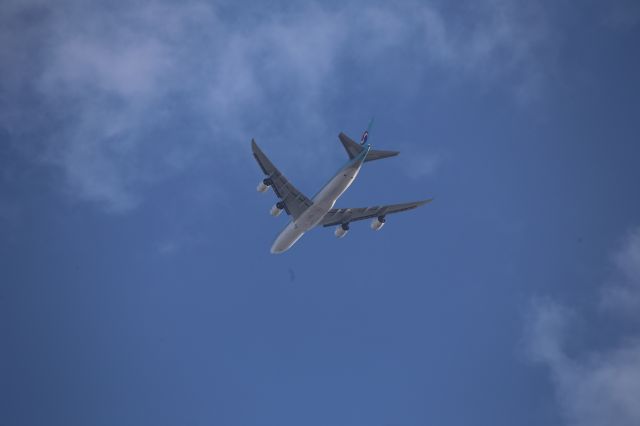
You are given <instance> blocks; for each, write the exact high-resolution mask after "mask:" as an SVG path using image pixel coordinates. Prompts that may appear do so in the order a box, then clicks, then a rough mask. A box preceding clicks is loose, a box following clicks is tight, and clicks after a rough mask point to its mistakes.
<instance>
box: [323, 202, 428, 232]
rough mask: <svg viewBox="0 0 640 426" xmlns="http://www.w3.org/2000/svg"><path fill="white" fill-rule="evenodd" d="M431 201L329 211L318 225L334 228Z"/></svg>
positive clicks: (401, 210) (409, 208)
mask: <svg viewBox="0 0 640 426" xmlns="http://www.w3.org/2000/svg"><path fill="white" fill-rule="evenodd" d="M431 201H433V198H429V199H428V200H422V201H415V202H413V203H402V204H391V205H387V206H375V207H359V208H353V209H331V210H329V212H328V213H327V214H326V215H325V216H324V218H323V219H322V221H321V222H320V224H321V225H322V226H334V225H340V224H343V223H349V222H353V221H356V220H364V219H370V218H373V217H380V216H385V215H388V214H391V213H399V212H403V211H405V210H411V209H415V208H416V207H420V206H422V205H424V204H427V203H430V202H431Z"/></svg>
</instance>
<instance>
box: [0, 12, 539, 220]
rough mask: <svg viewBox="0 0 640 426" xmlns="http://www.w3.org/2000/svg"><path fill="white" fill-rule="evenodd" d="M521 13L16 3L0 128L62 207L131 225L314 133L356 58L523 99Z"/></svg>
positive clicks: (530, 23)
mask: <svg viewBox="0 0 640 426" xmlns="http://www.w3.org/2000/svg"><path fill="white" fill-rule="evenodd" d="M519 6H521V5H520V4H519V2H512V1H489V2H487V3H483V4H482V5H481V6H476V7H473V8H471V7H469V8H468V10H466V12H465V13H464V14H461V16H460V17H457V18H455V19H454V18H453V17H451V16H449V15H447V14H445V13H444V12H443V11H442V10H440V9H439V8H438V7H436V6H435V5H434V4H431V3H418V2H416V3H412V2H410V3H406V4H405V5H403V6H402V7H398V8H395V7H394V8H391V7H390V6H387V5H385V4H382V3H381V4H373V5H370V4H359V3H358V2H353V3H348V4H345V5H343V6H340V7H339V8H337V9H331V10H330V9H327V8H324V7H323V6H322V5H321V4H320V3H315V2H307V3H304V4H300V5H298V6H296V7H295V8H290V9H287V10H280V11H269V12H264V11H262V12H259V11H257V12H256V13H254V14H249V13H240V12H237V11H235V12H228V11H227V12H225V13H222V12H221V9H220V8H218V7H217V6H216V5H215V4H211V3H207V2H201V1H190V2H185V3H181V4H180V5H178V4H175V3H171V2H162V1H150V2H140V3H134V4H130V3H127V2H123V3H115V4H114V5H112V6H110V7H108V8H107V7H106V6H104V7H99V6H97V5H96V7H88V6H87V5H86V4H84V3H83V2H75V1H63V2H62V3H58V4H56V6H55V7H52V6H50V5H49V4H48V3H45V2H13V3H9V4H8V5H7V6H6V12H7V13H4V14H3V18H1V19H2V21H3V22H2V23H3V26H2V27H3V28H4V29H3V30H2V34H1V35H2V40H3V41H2V42H0V58H2V64H1V65H0V70H1V71H2V74H3V76H7V78H5V79H3V82H2V83H0V84H1V85H0V90H2V98H1V101H0V102H1V103H0V109H1V112H0V123H1V125H2V126H3V127H4V128H5V129H8V132H9V134H10V135H11V138H12V139H13V140H14V141H17V142H18V143H20V144H23V145H24V144H27V145H28V144H30V145H31V146H32V149H31V152H32V153H33V154H32V155H33V156H34V157H35V158H37V160H38V161H41V162H44V163H45V164H49V165H53V166H54V167H55V168H56V169H57V170H60V171H61V176H62V177H63V180H64V185H65V188H66V189H67V191H68V192H69V193H70V194H71V195H72V196H75V197H78V198H80V199H83V200H88V201H91V202H94V203H97V204H98V205H100V206H102V207H103V208H104V209H105V210H107V211H112V212H125V211H129V210H131V209H132V208H135V206H136V205H138V204H139V203H140V202H141V200H142V199H143V197H142V195H141V194H142V193H143V192H144V190H145V188H149V187H150V186H151V185H153V184H155V183H158V182H160V181H162V180H165V179H170V178H171V177H173V176H176V175H178V174H180V173H181V172H183V171H184V170H185V169H187V168H188V167H190V166H192V165H193V164H194V163H197V162H203V161H210V162H215V161H220V162H222V163H223V162H224V161H228V160H229V159H231V160H232V161H233V159H234V158H237V157H239V156H240V155H241V153H242V152H243V151H242V150H246V146H245V145H246V140H247V139H248V138H250V137H251V136H252V135H255V134H260V135H261V136H262V137H267V138H271V137H272V138H274V139H275V138H276V136H277V139H279V140H291V139H292V138H296V139H298V138H299V135H300V129H305V131H306V133H308V134H316V133H322V131H324V129H326V127H327V124H328V123H327V113H326V112H325V111H326V109H327V105H330V104H331V102H333V101H335V100H336V99H340V98H341V97H344V96H348V87H346V86H341V84H345V83H344V82H342V83H341V81H343V80H341V79H340V78H338V77H340V76H342V75H345V72H346V71H347V70H348V69H349V68H348V67H351V66H352V65H353V61H352V59H354V58H353V56H354V55H356V59H357V58H358V56H361V58H362V59H367V60H369V61H371V60H374V61H375V62H376V63H377V64H379V65H378V66H379V67H382V68H384V67H385V66H386V65H385V61H383V60H382V59H384V58H385V57H387V56H389V55H390V54H391V53H392V52H398V51H405V52H407V53H406V54H407V55H408V56H409V57H410V60H411V61H414V62H415V63H416V65H418V66H420V67H423V69H424V70H425V71H424V72H425V73H426V72H427V70H428V69H430V68H435V69H440V70H442V73H441V74H440V76H441V78H457V79H472V80H476V81H478V83H479V84H493V82H497V81H498V77H499V78H500V79H503V78H506V79H511V80H513V92H514V95H515V96H520V94H521V93H524V92H526V87H528V85H529V84H530V83H529V82H530V81H533V80H534V79H533V78H530V76H534V75H536V74H535V70H536V69H539V68H537V67H535V63H536V61H537V59H538V58H537V56H538V50H537V48H538V47H539V46H540V45H541V44H543V43H545V37H546V29H545V28H544V26H543V25H541V22H543V20H542V19H540V17H539V16H537V15H536V14H524V13H521V10H526V8H521V7H519ZM470 24H472V25H470ZM27 51H28V52H30V55H26V54H25V52H27ZM356 63H357V61H356ZM356 71H358V70H356ZM382 71H384V69H383V70H382ZM452 72H453V73H452ZM362 75H364V76H365V77H363V78H366V73H362ZM452 75H453V77H452ZM446 76H449V77H446ZM487 82H489V83H487ZM500 84H504V81H500ZM526 96H528V95H525V97H526ZM25 123H28V124H25ZM42 135H46V137H44V138H43V136H42ZM312 142H313V141H305V140H302V141H301V143H303V144H307V145H308V146H307V147H306V148H308V150H307V152H309V158H308V159H307V162H310V161H312V158H313V155H314V150H317V149H321V148H318V147H316V146H314V144H313V143H312ZM243 144H244V145H243ZM221 159H223V160H224V161H223V160H221ZM302 163H304V161H302Z"/></svg>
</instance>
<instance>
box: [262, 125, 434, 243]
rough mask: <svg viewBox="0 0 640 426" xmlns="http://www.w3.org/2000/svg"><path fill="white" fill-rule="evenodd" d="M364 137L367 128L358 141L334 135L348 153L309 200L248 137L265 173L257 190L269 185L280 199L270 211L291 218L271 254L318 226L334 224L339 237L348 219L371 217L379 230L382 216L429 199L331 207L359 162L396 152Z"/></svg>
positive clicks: (355, 172)
mask: <svg viewBox="0 0 640 426" xmlns="http://www.w3.org/2000/svg"><path fill="white" fill-rule="evenodd" d="M368 137H369V130H368V129H367V130H365V132H364V133H363V134H362V138H361V139H360V143H359V144H358V143H356V142H355V141H353V140H352V139H351V138H349V136H347V135H345V134H344V133H340V134H339V135H338V138H339V139H340V142H342V145H344V149H345V150H346V151H347V154H349V161H348V162H347V164H345V165H344V166H343V167H342V168H341V169H340V170H339V171H338V173H337V174H336V175H335V176H334V177H333V178H332V179H331V180H330V181H329V182H328V183H327V184H326V185H325V186H324V187H323V188H322V189H321V190H320V192H318V194H316V196H315V197H313V199H311V200H310V199H309V198H307V197H305V196H304V194H302V192H300V191H298V190H297V189H296V188H295V187H294V186H293V185H292V184H291V183H290V182H289V181H288V180H287V178H285V177H284V175H283V174H282V173H280V170H278V169H277V168H276V166H274V165H273V163H272V162H271V161H270V160H269V159H268V158H267V156H266V155H265V154H264V153H263V152H262V150H261V149H260V148H259V147H258V144H256V141H255V140H253V139H252V140H251V149H252V150H253V156H254V157H255V158H256V160H257V161H258V164H259V165H260V168H261V169H262V171H263V172H264V174H265V175H266V177H265V178H264V179H263V180H262V181H261V182H260V183H259V184H258V188H257V189H258V192H265V191H267V189H269V188H270V187H271V188H272V189H273V192H274V193H275V194H276V195H277V196H278V198H279V199H280V200H279V201H278V202H277V203H276V204H275V205H274V206H273V207H272V208H271V214H272V215H273V216H279V215H280V213H282V210H284V211H286V212H287V214H289V215H291V217H292V219H291V222H289V224H288V225H287V227H286V228H285V229H284V230H283V231H282V232H281V233H280V235H278V237H277V238H276V240H275V241H274V243H273V246H272V247H271V253H282V252H284V251H286V250H288V249H290V248H291V246H293V245H294V244H295V242H296V241H298V240H299V239H300V237H302V235H303V234H304V233H305V232H307V231H309V230H310V229H311V228H314V227H316V226H318V225H322V226H325V227H326V226H336V231H335V234H336V237H338V238H342V237H344V236H345V235H346V234H347V232H349V223H350V222H353V221H356V220H363V219H370V218H373V221H372V222H371V228H372V229H373V230H375V231H379V230H380V229H381V228H382V226H383V225H384V223H385V216H386V215H388V214H391V213H398V212H402V211H405V210H411V209H415V208H416V207H419V206H421V205H423V204H426V203H428V202H430V201H431V200H432V199H431V198H430V199H427V200H422V201H415V202H412V203H403V204H392V205H387V206H375V207H360V208H349V209H334V208H333V205H334V204H335V203H336V200H337V199H338V198H339V197H340V196H341V195H342V194H343V193H344V191H346V190H347V188H349V186H351V184H352V183H353V180H354V179H355V178H356V176H357V175H358V172H359V171H360V168H361V167H362V164H364V163H365V162H367V161H373V160H379V159H381V158H387V157H393V156H395V155H398V154H399V152H398V151H377V150H373V149H371V145H370V144H369V143H367V138H368Z"/></svg>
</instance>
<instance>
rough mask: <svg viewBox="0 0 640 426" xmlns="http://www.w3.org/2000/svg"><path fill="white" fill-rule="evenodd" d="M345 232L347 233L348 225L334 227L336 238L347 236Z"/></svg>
mask: <svg viewBox="0 0 640 426" xmlns="http://www.w3.org/2000/svg"><path fill="white" fill-rule="evenodd" d="M347 232H349V224H348V223H343V224H342V225H340V226H338V227H336V232H335V234H336V237H337V238H342V237H344V236H345V235H347Z"/></svg>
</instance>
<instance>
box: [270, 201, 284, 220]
mask: <svg viewBox="0 0 640 426" xmlns="http://www.w3.org/2000/svg"><path fill="white" fill-rule="evenodd" d="M282 209H284V203H283V202H282V201H278V202H277V203H275V204H274V205H273V207H271V211H270V213H271V216H276V217H277V216H280V213H282Z"/></svg>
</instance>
